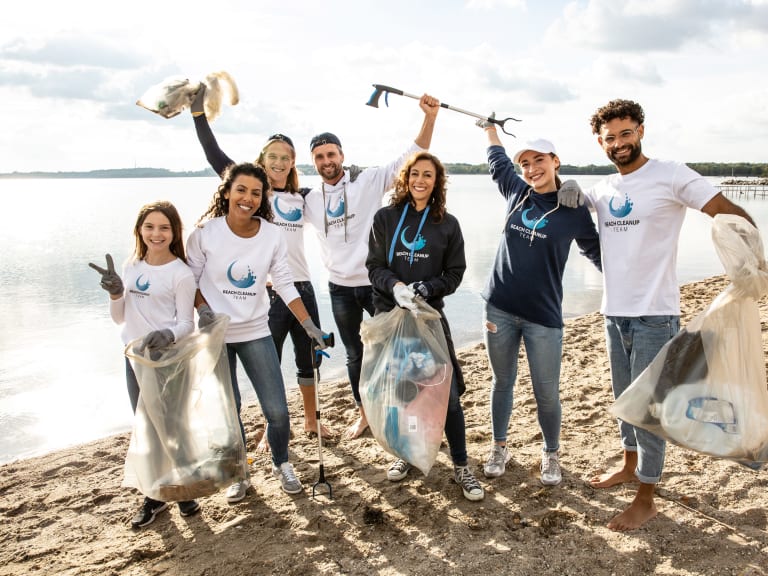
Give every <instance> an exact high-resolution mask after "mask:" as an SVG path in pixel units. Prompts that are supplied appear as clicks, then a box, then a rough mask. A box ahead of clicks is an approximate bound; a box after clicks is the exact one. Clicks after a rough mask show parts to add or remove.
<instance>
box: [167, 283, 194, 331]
mask: <svg viewBox="0 0 768 576" xmlns="http://www.w3.org/2000/svg"><path fill="white" fill-rule="evenodd" d="M196 291H197V283H196V282H195V277H194V276H193V275H192V274H184V275H183V276H182V277H181V278H180V280H179V282H178V284H177V285H176V287H175V291H174V293H175V295H176V325H175V326H174V327H173V328H172V329H171V331H172V332H173V337H174V340H176V341H178V340H179V339H180V338H183V337H184V336H187V335H189V334H191V333H192V331H193V330H194V329H195V312H194V310H195V292H196Z"/></svg>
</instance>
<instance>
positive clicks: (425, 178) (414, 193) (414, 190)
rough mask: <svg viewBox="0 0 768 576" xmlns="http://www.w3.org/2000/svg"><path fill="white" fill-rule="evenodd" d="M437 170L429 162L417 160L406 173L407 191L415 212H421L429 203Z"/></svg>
mask: <svg viewBox="0 0 768 576" xmlns="http://www.w3.org/2000/svg"><path fill="white" fill-rule="evenodd" d="M436 179H437V168H436V166H435V164H434V163H433V162H432V161H430V160H426V159H423V160H418V161H416V162H414V163H413V165H412V166H411V169H410V171H409V172H408V191H409V192H410V193H411V197H412V198H413V201H414V203H415V204H416V209H417V210H423V209H424V208H425V207H426V205H427V204H428V203H429V199H430V197H431V196H432V191H433V190H434V189H435V181H436Z"/></svg>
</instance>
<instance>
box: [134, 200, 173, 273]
mask: <svg viewBox="0 0 768 576" xmlns="http://www.w3.org/2000/svg"><path fill="white" fill-rule="evenodd" d="M139 232H140V234H141V239H142V241H143V242H144V244H145V245H146V247H147V253H146V257H145V259H146V260H147V261H148V262H150V263H152V262H159V261H161V260H165V259H167V258H168V257H169V256H171V243H172V242H173V228H172V227H171V221H170V220H169V219H168V217H167V216H166V215H165V214H163V213H162V212H160V211H158V210H156V211H154V212H150V213H149V214H147V217H146V218H144V222H142V224H141V228H140V230H139Z"/></svg>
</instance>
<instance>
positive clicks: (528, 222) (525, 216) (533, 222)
mask: <svg viewBox="0 0 768 576" xmlns="http://www.w3.org/2000/svg"><path fill="white" fill-rule="evenodd" d="M531 210H533V208H528V209H527V210H523V213H522V214H521V216H520V218H521V220H522V222H523V225H524V226H525V227H526V228H528V230H533V229H534V228H535V229H536V230H541V229H542V228H544V227H545V226H546V225H547V224H549V220H548V219H547V218H541V219H538V218H531V217H530V216H529V214H530V212H531Z"/></svg>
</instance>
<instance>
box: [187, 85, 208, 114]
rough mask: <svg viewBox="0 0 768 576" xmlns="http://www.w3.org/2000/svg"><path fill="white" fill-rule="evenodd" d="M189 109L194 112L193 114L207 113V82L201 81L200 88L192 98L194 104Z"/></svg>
mask: <svg viewBox="0 0 768 576" xmlns="http://www.w3.org/2000/svg"><path fill="white" fill-rule="evenodd" d="M189 111H190V112H192V116H201V115H203V114H205V84H204V83H202V82H200V89H199V90H198V91H197V93H196V94H195V99H194V100H192V106H190V107H189Z"/></svg>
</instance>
